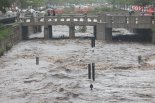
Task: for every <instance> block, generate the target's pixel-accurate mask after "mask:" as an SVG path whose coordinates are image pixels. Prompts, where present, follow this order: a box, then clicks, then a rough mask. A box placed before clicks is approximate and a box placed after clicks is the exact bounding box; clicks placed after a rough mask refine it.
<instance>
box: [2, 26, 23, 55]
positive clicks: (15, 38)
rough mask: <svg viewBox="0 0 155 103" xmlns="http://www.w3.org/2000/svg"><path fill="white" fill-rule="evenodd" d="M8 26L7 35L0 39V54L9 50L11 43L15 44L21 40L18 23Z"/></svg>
mask: <svg viewBox="0 0 155 103" xmlns="http://www.w3.org/2000/svg"><path fill="white" fill-rule="evenodd" d="M7 27H8V28H10V32H9V34H8V35H9V36H7V37H6V38H4V39H1V40H0V56H2V55H3V54H4V52H6V51H8V50H10V49H11V48H12V46H13V45H16V44H17V43H19V42H20V41H21V38H20V26H19V25H7Z"/></svg>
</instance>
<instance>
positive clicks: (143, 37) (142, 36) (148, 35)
mask: <svg viewBox="0 0 155 103" xmlns="http://www.w3.org/2000/svg"><path fill="white" fill-rule="evenodd" d="M134 31H135V32H136V33H137V34H138V37H139V41H144V42H153V41H154V40H153V36H154V34H153V33H152V30H151V29H144V28H143V29H137V28H136V29H135V30H134Z"/></svg>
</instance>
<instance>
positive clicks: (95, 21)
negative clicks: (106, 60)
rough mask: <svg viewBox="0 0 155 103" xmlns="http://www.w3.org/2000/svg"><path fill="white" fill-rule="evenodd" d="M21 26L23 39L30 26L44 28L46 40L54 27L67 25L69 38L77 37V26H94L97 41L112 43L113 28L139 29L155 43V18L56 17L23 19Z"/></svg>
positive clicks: (20, 20)
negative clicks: (154, 30)
mask: <svg viewBox="0 0 155 103" xmlns="http://www.w3.org/2000/svg"><path fill="white" fill-rule="evenodd" d="M19 22H20V24H21V32H22V38H23V39H26V38H27V36H28V35H29V27H30V26H44V38H45V39H51V38H52V26H53V25H67V26H68V27H69V37H70V38H74V37H75V26H93V28H94V36H95V38H96V39H97V40H105V41H111V39H112V28H127V29H135V30H136V29H137V31H140V32H147V31H148V32H147V33H149V34H146V35H151V38H152V42H153V43H154V42H155V34H154V33H153V32H152V28H155V17H154V16H116V15H115V16H112V15H104V14H103V15H56V16H45V17H23V18H20V19H19Z"/></svg>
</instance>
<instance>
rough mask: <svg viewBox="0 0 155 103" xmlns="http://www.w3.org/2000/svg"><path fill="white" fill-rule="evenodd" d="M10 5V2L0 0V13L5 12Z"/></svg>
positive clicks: (8, 0) (9, 0)
mask: <svg viewBox="0 0 155 103" xmlns="http://www.w3.org/2000/svg"><path fill="white" fill-rule="evenodd" d="M10 5H11V0H0V11H2V13H5V12H6V8H8V7H10Z"/></svg>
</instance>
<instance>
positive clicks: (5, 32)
mask: <svg viewBox="0 0 155 103" xmlns="http://www.w3.org/2000/svg"><path fill="white" fill-rule="evenodd" d="M9 33H10V28H7V27H3V26H0V40H2V39H5V38H7V37H8V36H9Z"/></svg>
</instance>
